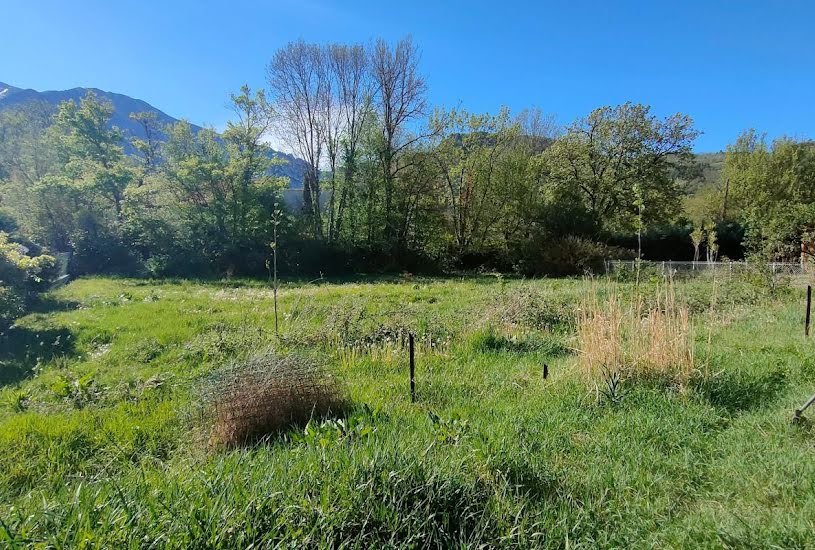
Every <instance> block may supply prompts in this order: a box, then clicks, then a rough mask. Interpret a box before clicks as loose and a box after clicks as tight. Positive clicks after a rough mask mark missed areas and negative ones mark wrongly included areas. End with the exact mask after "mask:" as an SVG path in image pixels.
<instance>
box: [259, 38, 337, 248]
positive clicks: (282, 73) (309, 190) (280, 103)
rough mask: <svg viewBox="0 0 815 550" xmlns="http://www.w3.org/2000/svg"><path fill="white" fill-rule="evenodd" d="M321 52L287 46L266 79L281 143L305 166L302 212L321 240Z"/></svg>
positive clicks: (298, 45)
mask: <svg viewBox="0 0 815 550" xmlns="http://www.w3.org/2000/svg"><path fill="white" fill-rule="evenodd" d="M322 65H323V63H322V52H321V48H320V47H319V46H318V45H315V44H306V43H305V42H303V41H302V40H301V41H298V42H290V43H289V44H287V45H286V46H285V47H284V48H282V49H280V50H278V51H277V53H275V55H274V57H273V58H272V61H271V62H270V63H269V67H268V70H267V78H268V82H269V87H270V88H271V90H272V93H273V95H274V98H275V101H276V103H277V109H278V111H279V113H280V114H281V123H282V124H281V130H282V132H281V133H282V135H283V137H284V139H286V140H287V141H288V142H289V144H290V145H291V146H292V147H293V148H294V149H295V151H296V152H297V153H298V154H299V156H300V158H302V159H303V160H305V161H306V162H307V163H308V168H307V169H306V171H305V172H306V173H305V174H304V175H303V209H304V210H305V213H306V215H307V216H308V217H310V218H311V221H312V228H313V231H314V234H315V235H316V236H318V237H322V234H323V227H322V216H321V213H320V191H321V190H320V162H321V161H322V156H323V144H324V136H323V132H324V130H325V123H324V119H323V115H324V114H325V105H324V104H323V103H324V101H325V92H324V88H325V86H326V82H325V76H326V71H324V70H323V68H322Z"/></svg>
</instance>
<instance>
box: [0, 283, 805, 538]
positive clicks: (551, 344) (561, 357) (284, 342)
mask: <svg viewBox="0 0 815 550" xmlns="http://www.w3.org/2000/svg"><path fill="white" fill-rule="evenodd" d="M803 296H804V292H803V291H802V290H801V289H800V288H797V287H790V288H779V289H776V290H775V291H774V292H773V293H770V292H768V291H767V290H765V289H764V288H763V287H760V286H758V285H757V284H755V283H754V282H751V281H747V280H729V281H713V280H709V279H704V278H698V279H694V280H688V281H677V282H674V283H671V284H668V283H665V282H664V281H662V280H660V279H658V278H645V279H644V280H643V281H641V282H639V283H636V282H634V281H615V280H610V279H609V280H606V279H600V280H594V281H591V280H584V279H539V280H521V279H509V278H504V277H500V276H491V275H484V276H471V277H464V278H446V279H433V278H421V277H412V276H407V275H405V276H401V277H389V278H360V279H359V280H351V279H347V280H341V281H324V280H318V281H311V282H305V281H302V282H289V283H284V284H283V285H282V287H281V290H280V293H279V306H280V311H279V331H278V334H275V321H274V305H273V298H272V291H271V289H270V287H269V286H268V284H266V283H264V282H259V281H252V280H246V281H241V280H238V281H229V282H223V281H222V282H207V281H203V282H194V281H185V280H178V281H173V280H162V281H151V280H143V279H114V278H87V279H80V280H77V281H74V282H72V283H71V284H69V285H68V286H66V287H64V288H62V289H59V290H57V291H54V292H51V293H48V294H46V295H44V297H43V299H42V300H41V301H40V303H39V304H38V306H37V307H36V308H35V310H34V311H33V312H32V313H30V314H28V315H27V316H25V317H23V318H21V319H19V320H18V321H17V322H16V324H15V325H14V326H13V328H11V329H10V330H9V331H7V333H6V334H4V335H3V337H2V340H0V345H1V346H2V347H0V354H1V355H0V361H2V366H0V375H2V386H0V546H2V547H4V548H27V547H35V548H249V547H272V546H286V547H304V546H305V547H377V546H399V547H452V546H462V547H463V546H484V547H493V546H501V547H536V548H538V547H553V548H562V547H569V548H595V547H598V546H602V547H647V548H652V547H723V546H724V547H763V548H767V547H787V548H789V547H806V546H810V545H811V544H812V542H811V534H812V532H813V530H814V529H815V487H813V480H815V461H813V450H815V447H814V446H813V441H815V439H814V437H815V434H813V431H812V428H811V425H810V424H809V422H806V421H804V422H802V423H800V424H792V423H791V421H790V420H791V416H792V412H793V410H794V409H795V408H796V407H798V406H800V404H802V403H803V402H804V401H805V400H806V398H807V397H809V395H810V394H811V393H812V392H813V391H815V355H813V349H812V348H813V344H812V341H811V340H808V339H806V338H805V337H804V334H803V314H804V310H803ZM666 298H668V299H667V300H666ZM409 333H413V334H415V341H416V386H417V396H416V397H417V399H416V402H415V403H412V402H411V398H410V393H409V383H408V360H409V359H408V347H407V345H406V342H407V338H408V334H409ZM643 334H645V335H647V336H648V338H650V341H648V340H645V339H643V336H642V335H643ZM598 350H600V351H598ZM264 358H267V359H268V361H271V362H272V363H274V368H272V369H267V371H266V372H267V376H266V378H264V379H263V380H264V382H263V384H271V386H269V387H272V386H274V387H275V388H277V389H276V390H274V391H277V392H278V393H276V394H275V393H273V392H272V390H269V392H270V393H263V391H266V390H262V391H261V390H257V388H260V387H266V386H263V385H262V384H261V383H260V382H258V383H257V384H256V383H254V382H253V381H254V380H259V379H258V378H257V377H256V376H257V373H258V372H259V371H262V370H263V368H264V365H266V363H264V361H266V360H267V359H264ZM269 358H270V359H269ZM247 364H249V365H255V366H254V367H253V368H254V370H253V371H251V372H249V371H246V370H241V368H242V365H247ZM303 365H314V368H315V369H317V368H319V372H320V373H321V374H320V377H321V378H320V382H319V383H320V384H321V386H320V387H321V388H323V389H324V390H325V391H327V392H329V393H330V395H331V396H332V399H334V398H336V401H332V402H331V403H338V404H340V403H341V406H339V405H337V406H333V405H332V406H327V407H325V408H324V409H320V410H319V413H318V411H317V409H316V408H313V409H312V411H311V414H309V413H308V412H307V413H306V418H304V416H303V413H302V411H300V412H299V413H298V414H296V415H292V416H291V417H286V418H284V420H286V419H288V420H290V422H288V423H285V422H284V424H281V425H279V426H277V427H276V429H275V430H273V431H270V432H269V433H267V434H265V436H263V437H254V438H252V439H251V441H250V440H249V439H248V438H247V439H242V438H237V439H235V438H234V437H233V439H232V440H229V439H228V438H226V439H225V438H224V436H223V434H224V433H225V432H224V429H225V428H224V424H223V423H224V420H223V416H220V417H219V416H218V414H217V413H213V408H212V407H213V406H214V405H213V404H214V403H216V402H218V401H219V400H220V402H221V403H223V402H224V401H225V400H226V402H228V403H231V405H230V406H231V407H232V408H231V409H230V411H231V413H230V414H233V413H234V414H236V415H238V416H240V413H241V411H242V410H243V409H242V408H241V407H242V405H241V403H242V402H241V401H240V399H250V398H249V397H247V394H246V390H245V388H246V387H247V386H253V387H255V388H256V390H257V391H256V392H255V394H253V395H252V396H251V399H252V400H253V401H252V403H253V404H254V405H253V406H255V407H257V406H261V407H266V408H267V409H269V410H279V407H280V406H282V405H281V403H282V402H285V401H286V399H287V395H288V396H289V397H291V395H294V394H286V393H285V392H286V391H288V390H280V388H281V387H288V386H285V383H286V379H285V376H286V375H287V374H288V375H289V376H292V377H295V376H311V375H310V374H308V372H310V371H308V370H307V369H306V370H303V369H304V367H303ZM269 372H271V373H273V374H271V375H268V373H269ZM304 372H305V373H306V374H305V375H303V374H302V373H304ZM253 373H254V374H253ZM298 373H301V374H300V375H298ZM253 376H255V378H253ZM269 376H271V377H272V378H269ZM230 377H231V378H230ZM274 377H278V378H274ZM270 380H271V382H270ZM275 380H276V381H275ZM247 381H249V382H252V383H251V384H249V383H247ZM239 382H243V383H239ZM275 384H277V385H275ZM280 384H284V386H280ZM321 391H322V390H321ZM258 392H260V393H258ZM281 392H282V393H281ZM321 395H322V394H321ZM264 396H265V397H264ZM275 407H278V408H277V409H276V408H275ZM247 410H248V409H247ZM230 418H235V416H234V415H233V416H232V417H230ZM230 426H231V425H230ZM229 429H230V430H232V431H230V432H229V433H230V434H232V435H233V436H234V434H235V433H236V432H235V431H234V429H233V427H230V428H229ZM219 430H220V431H219ZM254 435H258V434H254Z"/></svg>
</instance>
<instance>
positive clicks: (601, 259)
mask: <svg viewBox="0 0 815 550" xmlns="http://www.w3.org/2000/svg"><path fill="white" fill-rule="evenodd" d="M631 257H633V253H632V252H631V251H630V250H625V249H622V248H616V247H611V246H608V245H605V244H603V243H598V242H594V241H591V240H588V239H584V238H582V237H574V236H567V237H562V238H553V239H549V240H547V241H542V242H537V241H536V242H533V243H530V245H529V246H528V247H527V250H524V251H523V252H522V255H521V257H520V259H519V260H518V261H517V262H516V263H515V269H516V271H518V272H519V273H521V274H523V275H528V276H532V275H551V276H553V277H563V276H568V275H584V274H586V273H602V272H604V271H605V260H608V259H626V258H631Z"/></svg>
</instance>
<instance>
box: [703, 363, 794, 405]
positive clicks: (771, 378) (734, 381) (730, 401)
mask: <svg viewBox="0 0 815 550" xmlns="http://www.w3.org/2000/svg"><path fill="white" fill-rule="evenodd" d="M692 385H693V387H694V388H695V389H696V391H697V392H698V393H699V394H700V395H701V396H702V397H703V398H705V399H706V400H707V401H708V402H709V403H710V404H711V405H713V406H714V407H717V408H721V409H724V410H726V411H728V412H730V413H738V412H743V411H748V410H753V409H757V408H760V407H763V406H766V405H768V404H770V403H771V402H772V401H773V400H774V399H775V398H776V397H777V396H778V394H779V393H780V392H781V391H782V390H783V389H784V387H785V386H786V385H787V372H786V371H785V370H783V369H773V370H767V371H765V372H744V371H736V372H728V371H725V372H722V373H719V374H717V375H713V376H710V377H708V378H700V379H697V380H695V381H694V382H693V383H692Z"/></svg>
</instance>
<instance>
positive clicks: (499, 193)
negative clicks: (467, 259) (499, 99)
mask: <svg viewBox="0 0 815 550" xmlns="http://www.w3.org/2000/svg"><path fill="white" fill-rule="evenodd" d="M431 126H432V127H434V130H435V131H434V133H435V135H436V136H437V138H438V142H437V144H436V145H435V147H434V150H433V157H434V159H435V162H436V164H437V166H438V170H439V174H440V176H441V178H442V180H443V182H444V189H445V195H446V201H445V202H446V206H447V211H448V212H447V218H448V220H449V224H450V228H451V232H452V234H453V240H454V243H455V253H456V254H457V255H458V256H462V255H464V254H466V253H469V252H472V251H474V249H475V248H477V247H481V248H482V249H483V248H486V246H485V244H486V243H487V241H488V240H489V238H490V235H491V232H492V231H493V230H494V229H495V227H496V224H497V223H498V222H499V221H500V220H502V219H503V218H505V217H506V216H507V214H508V206H509V202H510V201H509V199H508V196H509V194H510V193H511V192H512V188H511V186H512V183H511V182H510V181H507V180H504V179H503V178H501V175H502V172H501V170H500V165H501V163H502V162H504V161H505V160H506V158H507V156H508V154H509V153H510V151H511V148H512V147H513V144H514V143H515V142H516V140H517V139H518V136H519V127H518V125H517V124H513V123H512V122H511V121H510V118H509V111H508V110H506V109H503V110H502V111H501V112H500V113H499V114H498V115H496V116H492V115H489V114H484V115H476V114H471V113H468V112H467V111H463V110H462V111H457V110H453V111H451V112H449V113H446V114H441V113H436V114H435V115H434V117H433V118H432V121H431Z"/></svg>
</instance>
